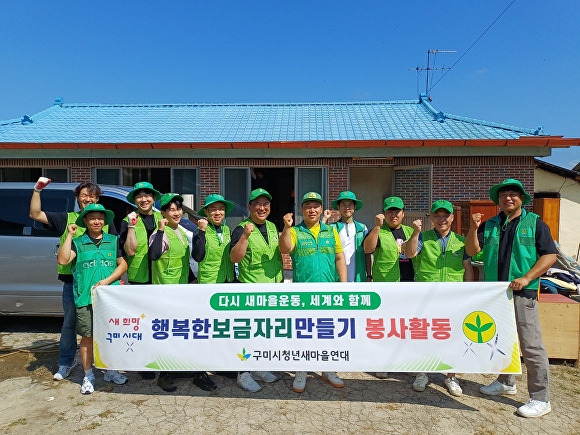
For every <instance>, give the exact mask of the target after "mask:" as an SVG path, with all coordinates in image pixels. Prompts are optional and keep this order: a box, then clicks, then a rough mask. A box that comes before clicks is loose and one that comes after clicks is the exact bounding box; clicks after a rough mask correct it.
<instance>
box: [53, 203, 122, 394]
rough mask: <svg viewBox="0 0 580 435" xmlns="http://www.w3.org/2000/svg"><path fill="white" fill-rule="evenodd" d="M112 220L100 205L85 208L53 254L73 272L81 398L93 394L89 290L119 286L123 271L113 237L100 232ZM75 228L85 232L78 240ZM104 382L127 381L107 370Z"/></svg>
mask: <svg viewBox="0 0 580 435" xmlns="http://www.w3.org/2000/svg"><path fill="white" fill-rule="evenodd" d="M113 217H114V214H113V212H112V211H111V210H106V209H105V207H103V206H102V205H101V204H89V205H87V206H86V207H85V208H84V209H83V211H82V212H81V213H80V214H79V216H78V217H77V219H76V221H75V223H74V224H70V225H69V226H68V233H67V235H66V238H65V240H64V243H63V244H62V245H61V246H60V248H59V249H58V254H57V261H58V264H60V265H62V266H65V265H69V264H70V265H71V269H72V272H73V294H74V300H75V305H76V308H77V314H76V321H77V333H78V334H79V335H80V336H81V344H80V354H81V362H82V365H83V369H84V370H85V376H84V378H83V383H82V386H81V393H82V394H91V393H92V392H94V391H95V375H94V374H93V305H92V295H91V290H92V289H93V288H94V287H98V286H100V285H111V284H119V279H120V278H121V275H123V273H125V271H126V270H127V262H126V261H125V259H124V258H123V256H122V252H121V250H120V249H119V243H118V238H117V236H114V235H111V234H107V233H105V232H104V231H103V227H104V226H105V225H108V224H110V223H111V222H112V221H113ZM79 227H80V228H83V229H86V231H85V232H84V234H83V235H82V236H80V237H75V233H76V232H77V230H78V228H79ZM104 379H105V381H109V382H114V383H116V384H118V385H122V384H125V383H127V377H126V376H125V375H122V374H121V373H119V372H118V371H116V370H107V371H106V372H105V376H104Z"/></svg>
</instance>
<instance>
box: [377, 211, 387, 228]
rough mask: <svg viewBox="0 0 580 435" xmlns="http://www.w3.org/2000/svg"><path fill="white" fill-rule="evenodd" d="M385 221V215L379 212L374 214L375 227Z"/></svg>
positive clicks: (380, 225)
mask: <svg viewBox="0 0 580 435" xmlns="http://www.w3.org/2000/svg"><path fill="white" fill-rule="evenodd" d="M384 223H385V215H384V214H382V213H380V214H378V215H376V216H375V227H382V226H383V224H384Z"/></svg>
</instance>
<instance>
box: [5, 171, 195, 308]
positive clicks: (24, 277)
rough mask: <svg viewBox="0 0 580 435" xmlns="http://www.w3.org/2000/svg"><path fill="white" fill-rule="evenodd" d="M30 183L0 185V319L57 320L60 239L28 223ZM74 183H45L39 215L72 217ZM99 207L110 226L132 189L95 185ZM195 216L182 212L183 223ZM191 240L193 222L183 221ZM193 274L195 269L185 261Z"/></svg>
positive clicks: (125, 207)
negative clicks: (34, 317)
mask: <svg viewBox="0 0 580 435" xmlns="http://www.w3.org/2000/svg"><path fill="white" fill-rule="evenodd" d="M34 184H35V183H1V182H0V204H2V206H1V207H0V315H23V316H30V315H40V316H62V282H60V281H59V280H58V279H57V275H58V274H57V263H56V253H57V251H58V245H59V240H60V236H61V234H56V232H54V231H50V230H48V229H47V228H46V227H45V226H44V225H42V224H41V223H40V222H37V221H35V220H33V219H31V218H30V216H29V211H30V198H31V196H32V190H33V189H34ZM76 186H78V183H51V184H49V185H48V186H47V187H46V188H44V189H43V190H42V196H41V200H42V210H43V211H55V212H59V211H60V212H62V211H67V212H69V211H78V209H79V208H78V204H77V201H76V198H75V196H74V193H73V191H74V189H75V187H76ZM99 187H100V188H101V190H102V191H103V194H102V196H101V197H100V199H99V203H100V204H102V205H103V206H104V207H105V208H107V209H109V210H112V211H113V212H114V213H115V220H114V222H115V226H116V227H117V230H119V229H120V227H121V221H122V220H123V218H124V217H125V216H127V214H128V213H130V212H131V211H133V210H134V209H135V208H134V206H133V204H131V203H129V202H128V201H127V199H126V196H127V194H128V193H129V191H130V190H131V189H132V188H131V187H126V186H107V185H99ZM186 213H187V214H190V215H192V216H195V212H194V211H193V210H190V209H188V208H186V207H184V217H185V216H186ZM182 227H183V229H184V230H185V231H186V233H187V234H188V237H189V238H190V240H191V234H192V233H191V232H192V230H193V229H194V228H195V225H194V224H193V222H191V221H189V220H186V219H184V220H183V225H182ZM190 266H191V268H192V270H193V272H194V273H195V274H197V264H196V263H195V262H194V261H193V259H190Z"/></svg>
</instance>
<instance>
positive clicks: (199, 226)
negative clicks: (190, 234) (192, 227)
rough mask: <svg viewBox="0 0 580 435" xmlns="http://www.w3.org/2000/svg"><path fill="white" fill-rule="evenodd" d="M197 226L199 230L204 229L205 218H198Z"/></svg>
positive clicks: (205, 225)
mask: <svg viewBox="0 0 580 435" xmlns="http://www.w3.org/2000/svg"><path fill="white" fill-rule="evenodd" d="M197 227H198V228H199V230H200V231H205V229H206V228H207V219H200V220H198V221H197Z"/></svg>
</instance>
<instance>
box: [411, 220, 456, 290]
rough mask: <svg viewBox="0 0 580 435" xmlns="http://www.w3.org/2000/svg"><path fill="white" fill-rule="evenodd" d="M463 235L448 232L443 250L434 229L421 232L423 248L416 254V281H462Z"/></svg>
mask: <svg viewBox="0 0 580 435" xmlns="http://www.w3.org/2000/svg"><path fill="white" fill-rule="evenodd" d="M464 255H465V237H463V236H460V235H458V234H455V233H454V232H453V231H451V232H450V235H449V240H448V241H447V247H446V248H445V252H442V251H441V244H440V243H439V237H438V236H437V233H435V230H427V231H425V232H423V248H422V249H421V252H420V253H419V255H417V258H418V261H417V269H415V281H417V282H463V275H464V274H465V269H464V267H463V257H464Z"/></svg>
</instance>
